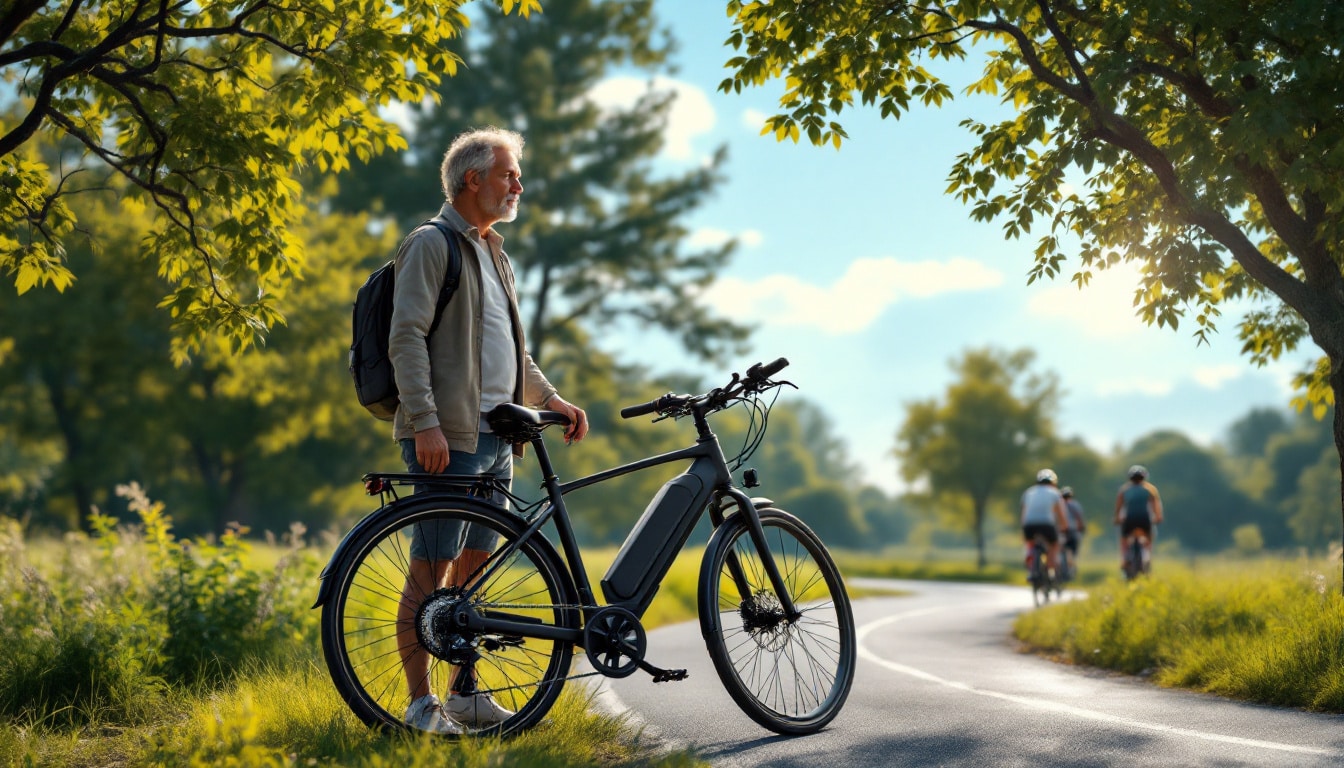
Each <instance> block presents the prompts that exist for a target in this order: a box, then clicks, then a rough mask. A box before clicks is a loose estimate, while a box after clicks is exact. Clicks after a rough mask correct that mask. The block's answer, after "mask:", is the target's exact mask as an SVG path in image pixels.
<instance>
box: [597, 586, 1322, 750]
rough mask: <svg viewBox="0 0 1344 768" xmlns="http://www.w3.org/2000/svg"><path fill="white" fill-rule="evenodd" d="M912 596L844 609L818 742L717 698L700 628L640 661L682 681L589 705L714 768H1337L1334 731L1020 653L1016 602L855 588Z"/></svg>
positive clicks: (664, 632) (656, 642)
mask: <svg viewBox="0 0 1344 768" xmlns="http://www.w3.org/2000/svg"><path fill="white" fill-rule="evenodd" d="M856 583H857V584H864V583H871V584H882V585H887V586H893V587H898V588H903V589H908V590H911V591H912V592H914V593H915V594H914V595H913V596H909V597H898V598H870V599H866V600H860V601H858V602H856V603H855V605H854V613H855V621H856V624H857V626H858V637H859V665H858V670H857V674H856V675H855V682H854V688H853V690H852V691H851V693H850V695H849V700H848V702H847V703H846V705H845V709H844V711H843V712H841V713H840V715H839V717H837V718H836V719H835V721H834V722H833V723H832V724H831V725H830V726H829V727H828V728H826V729H825V730H823V731H822V732H820V733H817V734H814V735H812V736H806V737H801V738H785V737H781V736H777V735H775V734H773V733H771V732H769V731H766V730H764V729H762V728H761V727H760V726H758V725H756V724H755V723H754V722H753V721H751V720H749V719H748V718H747V717H746V715H744V714H742V713H741V711H739V710H738V709H737V706H736V705H735V704H734V703H733V702H732V700H731V699H730V698H728V694H727V693H725V692H724V690H723V687H722V685H721V684H720V683H719V681H718V677H717V676H716V675H715V673H714V668H713V665H712V664H711V662H710V661H709V658H708V656H707V655H706V653H705V648H704V643H703V641H702V639H701V637H700V631H699V625H698V624H696V623H690V624H681V625H677V626H673V627H666V628H663V629H659V630H657V631H654V632H651V633H649V653H648V659H649V661H651V662H652V663H654V664H656V665H658V666H661V667H684V668H686V669H687V670H689V672H690V679H688V680H686V681H684V682H680V683H662V684H654V683H652V682H651V681H650V680H649V678H648V676H647V675H644V674H643V673H639V672H637V673H636V674H635V675H634V676H632V677H629V678H626V679H624V680H606V681H604V682H603V685H602V687H601V689H600V691H599V701H600V702H601V703H603V705H604V706H607V707H608V708H612V709H618V710H624V711H627V712H628V713H629V714H630V716H631V717H632V718H633V719H634V721H635V722H636V723H643V724H644V725H645V733H646V734H647V735H648V737H650V738H654V739H659V740H661V741H662V742H663V743H665V744H666V745H668V746H672V747H692V748H694V749H696V750H697V751H698V752H699V753H700V755H701V756H702V757H704V758H705V759H707V760H708V761H709V762H711V763H712V764H714V765H715V766H728V767H732V768H738V767H739V766H772V768H788V767H791V766H797V767H798V768H803V767H806V768H818V767H820V766H856V767H859V766H929V765H937V766H977V767H980V766H1084V767H1086V766H1119V765H1123V766H1154V767H1156V766H1164V767H1165V766H1208V767H1210V768H1214V767H1216V768H1225V767H1229V766H1274V767H1277V766H1282V767H1283V768H1289V767H1290V766H1291V768H1303V767H1306V766H1341V765H1344V717H1340V716H1328V715H1316V714H1310V713H1305V712H1298V711H1294V710H1282V709H1275V708H1270V707H1261V706H1255V705H1249V704H1240V703H1236V702H1231V701H1227V700H1224V699H1220V698H1217V697H1213V696H1207V695H1202V694H1193V693H1183V692H1178V691H1170V690H1164V689H1160V688H1157V687H1156V686H1153V685H1151V684H1149V683H1147V682H1145V681H1143V680H1140V679H1135V678H1131V677H1123V676H1118V675H1112V674H1107V673H1103V672H1098V671H1095V670H1085V669H1078V668H1073V667H1068V666H1064V665H1060V664H1054V663H1052V662H1049V661H1045V660H1042V659H1039V658H1037V657H1035V656H1031V655H1026V654H1022V653H1018V652H1016V651H1015V650H1014V648H1013V646H1012V642H1011V640H1010V639H1009V625H1010V624H1011V622H1012V619H1013V617H1014V616H1015V615H1016V614H1018V613H1019V612H1021V611H1023V610H1030V608H1031V596H1030V593H1029V592H1028V591H1027V590H1026V589H1025V588H1016V587H1003V586H982V585H962V584H940V583H932V582H890V581H884V582H865V581H862V580H857V581H856Z"/></svg>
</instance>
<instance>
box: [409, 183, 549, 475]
mask: <svg viewBox="0 0 1344 768" xmlns="http://www.w3.org/2000/svg"><path fill="white" fill-rule="evenodd" d="M434 218H435V219H437V220H439V221H442V222H444V223H446V224H447V225H448V226H449V227H451V228H452V229H454V230H456V231H458V232H461V233H462V234H463V235H464V238H465V240H466V241H467V242H466V243H463V245H470V244H471V243H476V244H480V245H483V246H485V247H488V248H489V250H490V253H491V255H492V256H493V257H494V259H495V267H496V269H498V270H499V274H500V277H501V278H502V279H503V281H504V290H505V292H506V293H507V294H508V296H509V304H510V307H509V314H510V315H511V317H512V319H513V338H514V342H515V343H514V349H515V350H516V354H517V355H518V365H517V369H518V377H517V383H516V385H515V387H514V395H513V401H514V402H515V403H518V404H520V405H525V406H529V407H540V406H541V405H543V404H544V403H545V402H546V401H547V400H548V399H550V397H551V395H554V394H555V387H553V386H551V383H550V382H549V381H547V380H546V377H545V376H543V375H542V373H541V370H540V369H539V368H537V365H536V363H534V362H532V356H531V355H529V354H528V353H527V347H526V344H525V341H524V338H523V324H522V321H521V319H520V318H519V314H518V293H517V289H516V287H515V286H514V277H513V267H512V265H511V264H510V263H509V257H508V255H507V254H506V253H504V248H503V244H504V240H503V238H501V237H500V236H499V235H498V234H496V233H494V232H491V233H490V234H489V235H488V237H487V238H486V241H485V242H482V240H481V237H480V233H479V232H478V231H477V229H476V227H473V226H470V225H469V224H467V222H466V220H465V219H463V218H462V216H461V214H459V213H458V212H457V211H456V210H454V209H453V207H452V206H451V205H447V204H444V206H443V208H441V209H440V210H439V215H438V216H435V217H434ZM447 270H448V243H447V240H446V239H445V238H444V236H443V234H442V233H441V232H439V230H438V229H437V228H435V227H433V226H430V225H425V226H423V227H419V228H417V229H416V230H415V231H414V232H411V234H409V235H407V236H406V239H405V240H403V241H402V243H401V247H400V248H399V249H398V250H397V260H396V278H397V280H396V288H395V291H394V293H393V297H392V331H391V335H390V337H389V339H388V353H389V356H390V357H391V359H392V367H393V369H394V371H395V373H396V378H397V391H398V392H400V393H401V404H400V405H399V406H398V407H397V413H396V417H395V419H394V421H393V426H394V432H393V435H394V437H395V438H396V439H398V440H401V439H404V438H411V437H414V436H415V433H416V432H417V431H419V430H423V429H427V428H429V427H432V426H435V425H437V426H438V427H439V428H440V429H442V430H443V434H444V436H445V437H447V439H448V447H449V448H450V449H452V450H455V451H470V452H475V450H476V441H477V436H478V435H479V434H480V432H479V428H480V419H481V413H480V406H481V351H482V343H481V334H482V323H481V318H482V309H481V292H482V285H481V268H480V263H479V261H478V260H477V259H476V258H475V257H474V256H473V254H472V253H471V252H470V251H469V250H465V249H464V251H463V253H462V277H461V280H460V281H459V282H458V286H457V293H455V294H454V295H453V299H452V301H450V302H448V306H447V307H445V308H444V310H443V319H442V320H441V321H440V322H439V327H438V329H436V330H435V331H434V335H433V336H432V337H430V338H429V343H428V345H426V343H425V337H426V336H427V335H428V334H429V326H430V325H431V324H432V323H433V322H434V304H435V302H436V301H437V300H438V296H439V288H440V287H441V286H442V285H443V280H444V277H445V275H446V273H447Z"/></svg>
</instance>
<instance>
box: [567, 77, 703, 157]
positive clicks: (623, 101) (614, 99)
mask: <svg viewBox="0 0 1344 768" xmlns="http://www.w3.org/2000/svg"><path fill="white" fill-rule="evenodd" d="M650 89H652V90H654V91H660V92H667V91H672V92H673V93H675V94H676V98H675V99H674V100H673V101H672V109H671V111H670V112H669V113H668V116H667V125H666V127H664V129H663V153H664V154H665V155H667V156H668V157H669V158H671V159H673V160H692V159H694V158H695V157H696V151H695V147H694V144H693V142H694V140H695V138H696V137H697V136H701V135H703V134H706V133H709V132H710V131H711V130H713V128H714V123H715V121H716V119H717V117H716V115H715V113H714V106H713V105H712V104H710V102H709V97H708V96H706V95H705V92H704V91H703V90H702V89H700V88H699V87H697V86H694V85H691V84H690V83H687V82H684V81H682V80H674V79H672V78H670V77H655V78H653V79H652V81H650V80H647V79H642V78H638V77H628V76H620V77H609V78H607V79H606V80H603V81H602V82H600V83H598V84H597V85H595V86H593V89H592V90H591V91H589V92H588V98H589V99H591V100H592V101H593V103H594V104H597V105H598V106H599V107H603V108H606V109H629V108H630V107H632V106H634V105H635V103H636V102H638V101H639V99H640V98H641V97H643V96H644V95H646V94H647V93H648V92H649V90H650Z"/></svg>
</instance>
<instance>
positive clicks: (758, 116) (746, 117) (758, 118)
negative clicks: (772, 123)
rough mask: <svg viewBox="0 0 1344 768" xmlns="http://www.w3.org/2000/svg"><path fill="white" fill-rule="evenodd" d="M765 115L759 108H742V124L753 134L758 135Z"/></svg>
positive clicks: (763, 125)
mask: <svg viewBox="0 0 1344 768" xmlns="http://www.w3.org/2000/svg"><path fill="white" fill-rule="evenodd" d="M766 117H767V115H766V114H765V113H764V112H762V111H761V110H759V109H744V110H742V124H743V125H745V126H746V127H747V129H748V130H750V131H751V132H752V133H753V134H755V135H758V136H759V135H760V133H761V130H762V129H763V128H765V118H766Z"/></svg>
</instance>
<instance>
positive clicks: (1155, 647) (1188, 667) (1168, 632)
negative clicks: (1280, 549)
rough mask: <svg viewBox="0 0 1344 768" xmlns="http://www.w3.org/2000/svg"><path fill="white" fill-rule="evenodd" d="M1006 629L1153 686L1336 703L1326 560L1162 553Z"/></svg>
mask: <svg viewBox="0 0 1344 768" xmlns="http://www.w3.org/2000/svg"><path fill="white" fill-rule="evenodd" d="M1327 573H1329V574H1332V575H1329V576H1327V575H1326V574H1327ZM1014 632H1015V634H1016V635H1017V637H1018V638H1020V639H1021V640H1023V641H1024V642H1026V643H1027V644H1028V645H1030V646H1032V647H1034V648H1036V649H1039V650H1043V651H1046V652H1050V653H1054V654H1057V655H1059V656H1062V657H1063V658H1065V659H1067V660H1068V661H1071V662H1073V663H1078V664H1088V665H1091V666H1097V667H1102V668H1106V669H1114V670H1119V671H1121V672H1128V673H1131V674H1138V673H1143V674H1151V675H1152V676H1153V679H1154V680H1155V681H1156V682H1157V683H1159V684H1161V685H1167V686H1179V687H1187V688H1193V689H1196V690H1201V691H1208V692H1211V693H1217V694H1221V695H1224V696H1231V697H1235V698H1239V699H1245V700H1249V701H1256V702H1261V703H1266V704H1275V705H1280V706H1292V707H1303V708H1306V709H1312V710H1318V711H1326V712H1344V596H1341V594H1340V583H1339V574H1338V572H1337V566H1336V565H1332V564H1331V565H1327V564H1324V563H1319V564H1314V563H1309V562H1306V561H1297V562H1292V563H1283V562H1278V563H1273V562H1261V563H1257V564H1254V565H1248V564H1245V563H1240V564H1233V563H1229V564H1225V565H1221V566H1215V567H1212V568H1201V569H1200V570H1198V571H1194V570H1192V569H1189V568H1186V567H1183V566H1179V565H1175V564H1168V565H1164V566H1162V569H1161V571H1160V572H1159V573H1158V574H1157V575H1155V576H1154V577H1153V578H1150V579H1140V580H1138V581H1136V582H1133V583H1132V584H1126V583H1124V582H1121V581H1118V580H1116V581H1110V582H1107V583H1105V584H1102V585H1100V586H1097V587H1095V588H1093V589H1092V590H1090V592H1089V594H1088V597H1087V598H1086V599H1083V600H1076V601H1071V602H1064V603H1060V604H1057V605H1053V606H1050V607H1048V608H1045V609H1041V610H1037V611H1033V612H1031V613H1028V614H1024V615H1023V616H1021V617H1020V618H1019V619H1018V620H1017V622H1016V624H1015V626H1014Z"/></svg>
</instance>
